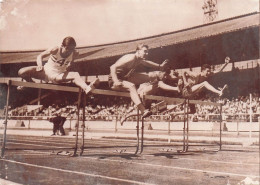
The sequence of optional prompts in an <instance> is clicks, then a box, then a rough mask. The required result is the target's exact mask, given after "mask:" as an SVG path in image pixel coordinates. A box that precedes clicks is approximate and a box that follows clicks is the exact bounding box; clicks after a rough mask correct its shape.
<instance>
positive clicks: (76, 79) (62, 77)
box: [55, 72, 99, 94]
mask: <svg viewBox="0 0 260 185" xmlns="http://www.w3.org/2000/svg"><path fill="white" fill-rule="evenodd" d="M68 81H72V82H73V83H75V84H76V85H77V86H79V87H81V88H82V89H83V90H84V91H85V93H86V94H88V93H89V92H90V91H91V90H93V89H94V88H95V87H94V86H95V85H97V84H98V83H99V80H98V78H97V79H95V80H94V81H93V82H91V84H90V85H87V84H86V83H85V81H84V80H82V78H81V77H80V75H79V73H78V72H65V73H61V74H59V75H58V76H57V77H56V78H55V82H57V83H62V82H68Z"/></svg>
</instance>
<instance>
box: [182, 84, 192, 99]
mask: <svg viewBox="0 0 260 185" xmlns="http://www.w3.org/2000/svg"><path fill="white" fill-rule="evenodd" d="M182 96H183V97H184V98H190V97H192V96H193V93H192V90H191V87H190V86H186V87H184V88H183V89H182Z"/></svg>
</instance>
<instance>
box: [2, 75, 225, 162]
mask: <svg viewBox="0 0 260 185" xmlns="http://www.w3.org/2000/svg"><path fill="white" fill-rule="evenodd" d="M0 83H6V84H7V85H8V90H7V100H6V107H8V105H9V98H10V87H11V86H24V87H29V88H37V89H48V90H58V91H68V92H75V93H78V106H77V108H78V112H77V117H78V119H77V123H76V141H75V147H74V154H73V155H72V156H76V155H77V150H78V132H79V130H78V129H79V112H80V102H81V94H82V90H81V88H79V87H69V86H62V85H54V84H44V83H33V82H22V81H12V80H8V81H0ZM92 93H93V94H101V95H110V96H122V97H130V94H129V93H128V92H118V91H111V90H101V89H94V90H93V91H92ZM84 96H85V94H84ZM144 99H150V100H158V101H162V100H163V101H166V102H167V103H172V104H176V103H184V102H186V100H185V99H181V98H170V97H162V96H152V95H145V96H144ZM84 102H85V98H84ZM188 103H191V104H202V105H214V106H220V144H219V145H220V150H221V145H222V141H221V135H222V132H221V128H222V118H221V114H222V113H221V111H222V104H220V103H213V102H204V101H199V100H189V101H188ZM7 109H8V108H7ZM84 109H85V104H84V105H83V125H82V142H81V147H80V148H81V152H80V155H82V154H83V151H84V128H85V110H84ZM137 112H138V116H137V117H138V118H137V126H136V130H137V146H136V151H135V154H137V153H138V151H140V153H142V151H143V135H144V120H143V119H142V127H141V146H139V143H140V139H139V110H137ZM185 114H186V113H185ZM186 116H187V118H188V114H186ZM7 120H8V110H6V111H5V121H4V124H5V125H4V134H3V143H2V148H1V157H4V153H5V144H6V129H7ZM186 124H187V126H186V125H185V119H184V128H186V129H184V134H185V135H184V139H183V151H187V149H188V119H187V122H186ZM140 147H141V149H140Z"/></svg>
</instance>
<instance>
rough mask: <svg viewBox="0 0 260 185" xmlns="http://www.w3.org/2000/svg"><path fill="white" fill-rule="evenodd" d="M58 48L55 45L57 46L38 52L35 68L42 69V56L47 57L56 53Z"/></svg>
mask: <svg viewBox="0 0 260 185" xmlns="http://www.w3.org/2000/svg"><path fill="white" fill-rule="evenodd" d="M58 49H59V47H58V46H57V47H53V48H49V49H47V50H45V51H43V52H42V53H40V54H39V55H38V56H37V61H36V63H37V68H36V70H37V71H41V70H42V60H43V58H45V57H48V56H50V55H51V54H56V53H57V52H58Z"/></svg>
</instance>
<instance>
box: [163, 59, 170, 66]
mask: <svg viewBox="0 0 260 185" xmlns="http://www.w3.org/2000/svg"><path fill="white" fill-rule="evenodd" d="M168 62H169V60H168V59H166V60H165V61H163V63H162V64H161V66H162V68H164V67H165V66H166V65H167V64H168Z"/></svg>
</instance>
